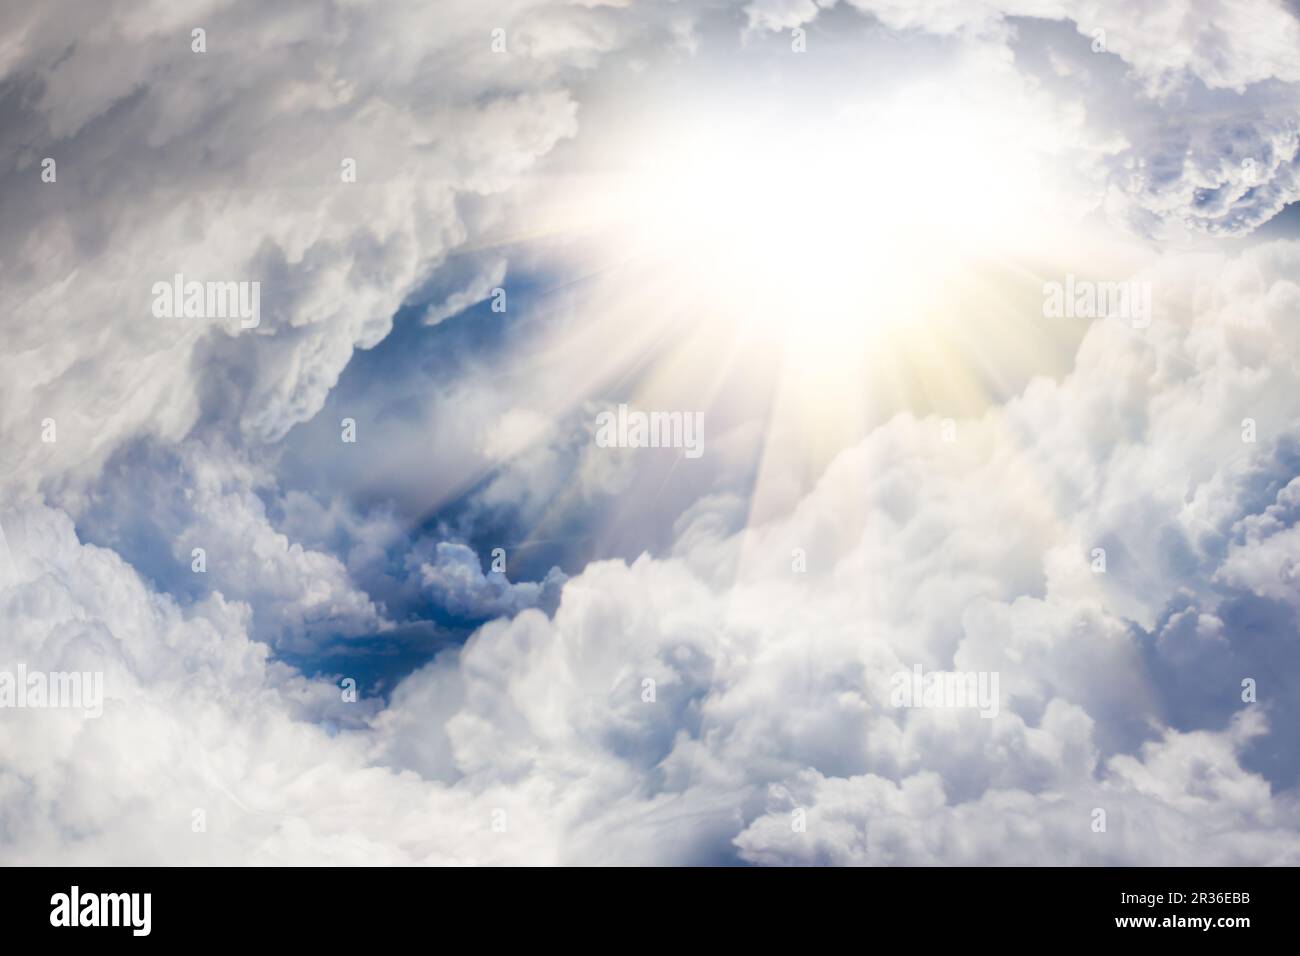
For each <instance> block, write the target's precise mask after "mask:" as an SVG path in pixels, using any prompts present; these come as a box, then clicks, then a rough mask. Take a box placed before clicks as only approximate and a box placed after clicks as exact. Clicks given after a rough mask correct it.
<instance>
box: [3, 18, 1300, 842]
mask: <svg viewBox="0 0 1300 956" xmlns="http://www.w3.org/2000/svg"><path fill="white" fill-rule="evenodd" d="M196 31H197V32H196ZM1297 50H1300V6H1297V5H1296V4H1295V3H1293V2H1280V0H1168V2H1163V3H1160V4H1134V3H1131V2H1120V0H1089V2H1084V0H1080V2H1066V0H840V2H835V0H677V2H640V0H611V2H602V0H575V2H554V0H436V2H432V3H429V2H403V0H383V2H380V3H362V2H355V0H285V2H280V3H276V4H273V5H269V4H262V3H256V2H253V0H185V2H180V0H167V2H163V0H156V2H109V0H105V2H103V3H96V4H85V3H78V2H75V0H49V2H45V3H41V4H27V5H21V4H8V3H6V4H4V5H3V6H0V330H2V337H0V342H2V343H3V344H2V347H0V863H5V864H20V865H31V864H69V865H87V864H91V865H93V864H129V865H136V864H139V865H146V864H209V865H210V864H234V865H246V864H249V865H285V864H331V865H333V864H338V865H354V864H358V865H389V864H392V865H412V864H421V865H425V864H428V865H514V864H525V865H578V864H582V865H629V864H631V865H700V864H707V865H873V866H874V865H881V866H889V865H986V864H993V865H998V864H1032V865H1040V864H1048V865H1071V866H1076V865H1186V864H1208V865H1240V864H1247V865H1256V864H1258V865H1266V864H1290V865H1296V864H1300V799H1298V798H1300V750H1298V749H1297V747H1296V745H1295V742H1294V741H1295V736H1294V731H1295V728H1296V726H1297V723H1300V637H1298V635H1300V630H1298V629H1297V623H1298V619H1297V616H1298V615H1300V214H1297V209H1300V205H1297V202H1298V201H1300V56H1297V53H1296V51H1297ZM177 275H180V276H182V277H183V279H182V280H181V281H182V283H186V282H195V281H197V282H199V283H214V284H217V283H231V282H233V283H237V284H240V288H241V289H242V290H244V291H245V292H246V293H248V292H250V290H252V289H253V288H254V287H253V285H252V284H253V283H256V295H257V297H258V298H257V302H258V312H257V314H256V315H255V316H248V315H242V316H241V315H240V314H235V313H231V312H221V311H220V310H217V311H215V312H214V310H213V308H212V303H211V302H210V301H208V300H207V299H204V297H203V296H200V300H202V302H201V304H200V306H199V308H198V309H197V313H198V314H189V315H187V314H185V309H184V308H183V307H177V308H171V307H168V306H167V305H166V304H163V305H160V304H159V292H158V288H159V285H160V284H161V286H162V287H164V288H170V286H171V284H172V283H173V280H174V277H175V276H177ZM1081 289H1082V290H1084V293H1083V294H1079V291H1078V290H1081ZM1105 289H1110V290H1111V293H1113V295H1112V297H1111V298H1110V300H1109V301H1108V304H1107V305H1105V306H1103V305H1101V304H1099V302H1100V300H1102V299H1105V296H1106V295H1107V293H1105V292H1104V291H1103V290H1105ZM1116 290H1122V292H1123V296H1122V298H1121V297H1119V292H1118V291H1116ZM201 291H203V290H201ZM1094 292H1097V293H1098V295H1099V296H1100V299H1099V298H1097V297H1094V296H1093V295H1092V293H1094ZM1053 296H1056V297H1057V298H1056V301H1057V303H1058V305H1059V304H1060V303H1062V302H1065V301H1066V300H1068V303H1069V307H1068V308H1066V307H1064V306H1062V307H1061V308H1054V307H1053V305H1052V302H1053ZM620 408H622V409H623V412H624V419H623V421H624V422H626V421H627V419H626V415H627V414H628V413H630V414H631V415H632V416H633V418H636V416H639V415H644V416H647V419H646V420H648V417H649V416H651V415H660V416H667V415H669V414H673V415H676V416H677V418H676V421H677V422H678V426H679V427H678V428H677V431H675V432H671V430H670V432H665V435H666V436H667V437H666V438H665V441H664V442H662V444H663V445H664V446H665V447H646V445H647V444H648V443H647V442H645V441H638V440H637V438H636V437H635V432H634V431H629V430H628V428H626V427H623V426H620V427H619V428H617V429H614V432H613V433H612V437H611V433H610V432H608V431H606V430H604V429H603V428H602V425H601V423H602V421H604V422H608V421H615V422H617V421H618V420H619V410H620ZM610 416H612V418H611V417H610ZM665 420H667V419H665ZM683 423H686V424H694V425H696V426H697V428H696V430H695V431H694V432H693V434H692V433H690V432H689V431H683V430H682V428H683V427H684V425H683ZM656 444H660V443H656ZM638 446H639V447H638ZM20 668H21V669H22V672H23V673H24V674H29V673H36V674H38V675H41V674H47V675H48V674H58V673H72V672H75V673H79V674H98V675H101V676H102V686H103V700H102V713H99V714H97V715H93V716H92V715H89V714H87V713H86V712H85V710H86V708H83V707H79V706H77V707H74V706H33V705H30V704H29V705H25V706H24V705H20V704H18V703H16V701H13V700H8V699H7V698H5V696H4V679H5V675H12V674H16V673H18V672H19V669H20ZM943 674H948V675H952V676H954V677H956V676H960V675H970V676H971V677H972V678H978V679H979V681H980V682H981V683H980V686H981V687H983V688H985V689H986V690H990V692H991V693H992V695H993V696H992V697H991V698H989V699H985V700H982V701H981V702H980V706H970V704H971V702H970V701H965V702H961V701H957V702H954V701H953V700H951V699H948V700H946V701H945V700H940V699H938V698H935V699H933V700H931V699H929V698H927V699H924V700H923V699H921V698H922V695H920V694H918V695H917V699H916V700H915V701H913V702H912V705H909V704H908V703H900V700H899V697H898V693H897V692H898V689H899V687H900V686H902V685H903V684H906V685H907V686H908V687H911V686H912V685H911V684H910V676H911V675H917V676H916V680H917V682H918V685H920V682H921V681H922V679H923V678H922V676H921V675H931V676H932V677H933V675H940V676H942V675H943ZM900 675H903V677H901V678H900ZM900 682H901V683H900ZM972 686H973V685H972Z"/></svg>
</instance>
